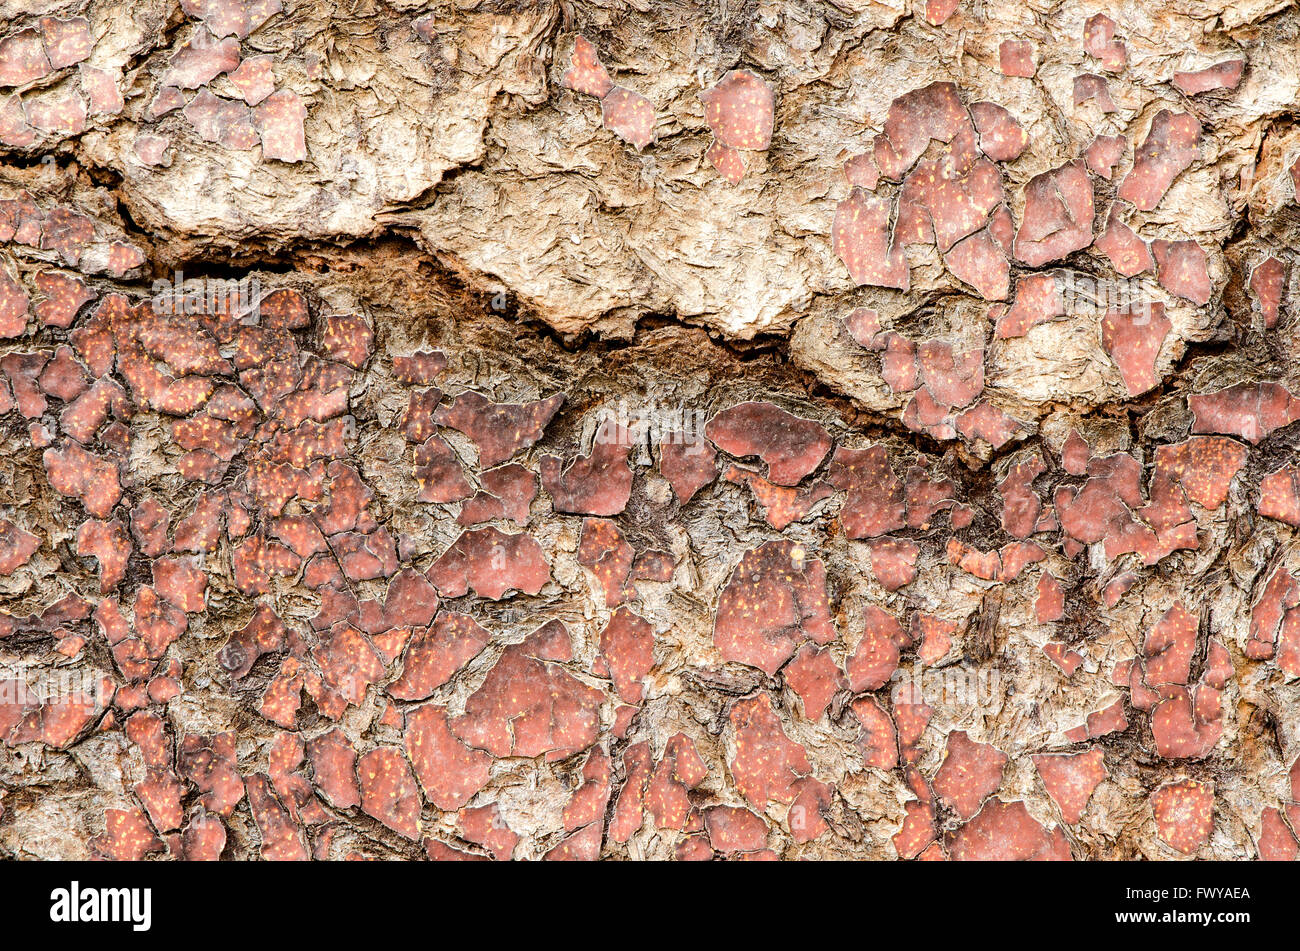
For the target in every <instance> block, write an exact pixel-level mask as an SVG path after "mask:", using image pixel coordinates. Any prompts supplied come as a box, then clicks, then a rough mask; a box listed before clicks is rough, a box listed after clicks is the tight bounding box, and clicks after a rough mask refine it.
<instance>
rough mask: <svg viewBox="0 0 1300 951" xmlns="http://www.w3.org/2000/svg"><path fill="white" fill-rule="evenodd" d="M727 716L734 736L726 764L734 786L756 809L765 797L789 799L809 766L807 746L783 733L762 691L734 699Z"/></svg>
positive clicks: (764, 804)
mask: <svg viewBox="0 0 1300 951" xmlns="http://www.w3.org/2000/svg"><path fill="white" fill-rule="evenodd" d="M730 719H731V728H732V731H733V733H734V738H735V739H734V741H735V754H734V756H733V757H732V759H731V763H730V766H731V775H732V778H733V779H734V781H735V783H736V789H737V790H738V791H739V792H740V794H741V795H742V796H744V797H745V798H746V799H747V800H749V802H750V803H751V804H752V805H754V806H755V807H757V808H759V809H764V808H766V806H767V803H768V801H769V800H777V801H779V802H786V803H788V802H791V801H793V800H794V798H795V796H796V795H798V786H797V782H798V780H799V779H800V778H802V777H804V776H807V775H808V773H809V772H810V771H811V769H812V767H811V765H810V764H809V762H808V752H807V750H805V749H804V748H803V747H802V746H800V745H799V744H798V743H796V742H794V741H793V740H791V739H790V738H789V737H788V736H786V734H785V730H784V729H783V728H782V726H781V721H780V719H779V718H778V717H777V715H776V713H775V711H773V709H772V704H771V701H770V700H768V698H767V697H766V696H765V695H760V696H757V697H753V698H751V699H749V700H741V701H738V702H737V703H736V704H735V706H733V707H732V708H731V715H730Z"/></svg>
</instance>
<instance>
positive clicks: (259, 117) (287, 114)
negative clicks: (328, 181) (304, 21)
mask: <svg viewBox="0 0 1300 951" xmlns="http://www.w3.org/2000/svg"><path fill="white" fill-rule="evenodd" d="M306 118H307V107H306V106H304V105H303V103H302V100H301V99H299V98H298V94H297V93H296V92H293V91H291V90H288V89H280V90H278V91H276V92H273V93H271V95H269V96H267V97H266V99H264V100H263V101H262V102H260V103H258V105H257V106H255V107H254V108H253V126H254V127H255V128H256V129H257V135H258V138H260V139H261V141H262V157H263V158H266V159H276V160H278V161H281V162H290V163H292V162H301V161H303V160H305V159H306V158H307V140H306V135H305V132H304V129H303V121H304V120H305V119H306ZM327 339H328V338H327ZM345 362H346V361H345Z"/></svg>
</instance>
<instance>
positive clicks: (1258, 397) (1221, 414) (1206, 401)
mask: <svg viewBox="0 0 1300 951" xmlns="http://www.w3.org/2000/svg"><path fill="white" fill-rule="evenodd" d="M1187 405H1188V407H1189V408H1190V409H1191V411H1192V417H1193V423H1192V432H1193V433H1226V434H1228V435H1232V436H1240V437H1241V438H1242V439H1245V440H1246V441H1247V442H1249V443H1250V444H1252V445H1256V446H1257V445H1259V442H1260V440H1262V439H1263V438H1264V437H1265V436H1268V435H1269V434H1271V433H1272V432H1274V431H1275V430H1278V429H1281V428H1282V427H1283V426H1289V425H1290V424H1291V423H1293V422H1295V421H1296V420H1297V419H1300V399H1297V398H1296V397H1295V396H1293V395H1292V394H1291V391H1290V390H1288V389H1287V388H1286V387H1285V386H1283V385H1282V384H1281V383H1238V384H1236V385H1234V386H1229V387H1225V388H1224V389H1222V390H1219V391H1218V392H1215V393H1207V394H1204V395H1200V396H1189V397H1188V398H1187Z"/></svg>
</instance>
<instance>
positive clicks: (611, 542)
mask: <svg viewBox="0 0 1300 951" xmlns="http://www.w3.org/2000/svg"><path fill="white" fill-rule="evenodd" d="M633 558H634V553H633V551H632V546H631V545H629V544H628V542H627V539H626V538H624V537H623V532H622V531H621V530H620V529H619V527H618V526H617V525H615V524H614V523H613V522H611V521H609V520H608V519H603V518H586V519H583V520H582V535H581V537H580V538H579V541H578V564H580V565H582V566H583V567H584V568H587V569H590V571H591V573H592V574H594V575H595V576H596V580H597V581H599V582H600V585H601V588H603V589H604V592H605V607H607V608H613V607H617V606H618V605H620V604H622V603H623V602H624V601H626V600H628V598H632V597H635V596H636V589H635V588H633V587H632V586H630V585H629V584H628V578H629V577H630V575H631V573H632V564H633Z"/></svg>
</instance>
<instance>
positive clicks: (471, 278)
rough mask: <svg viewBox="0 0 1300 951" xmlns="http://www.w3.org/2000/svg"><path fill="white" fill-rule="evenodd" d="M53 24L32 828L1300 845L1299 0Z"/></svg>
mask: <svg viewBox="0 0 1300 951" xmlns="http://www.w3.org/2000/svg"><path fill="white" fill-rule="evenodd" d="M0 26H2V27H3V29H0V35H3V37H4V38H3V39H0V142H2V143H3V148H4V151H3V159H2V160H0V239H3V240H4V242H5V245H4V249H3V251H0V439H2V440H3V443H2V445H0V689H2V690H3V694H0V740H2V741H3V742H2V743H0V855H5V856H13V857H27V858H33V857H34V858H56V857H62V858H83V857H88V856H90V855H92V854H98V855H104V856H108V857H115V858H123V857H144V856H147V857H218V856H219V857H221V858H227V859H243V858H256V857H259V856H261V857H266V858H278V857H297V856H304V857H305V856H309V855H314V856H316V857H320V858H342V857H347V856H353V855H360V856H367V857H411V858H415V857H422V856H425V855H429V856H431V857H434V858H449V857H465V856H466V855H473V856H482V855H490V856H495V857H497V858H505V857H508V856H513V857H514V858H519V859H524V858H541V857H552V858H558V857H578V858H594V857H597V856H602V857H609V858H672V857H679V858H707V857H711V856H714V855H722V856H727V857H733V856H738V855H743V854H753V853H766V854H772V855H775V856H779V857H782V858H831V857H836V858H841V857H870V858H882V859H892V858H896V857H903V858H914V857H917V856H923V857H925V858H944V857H950V858H980V857H1032V858H1067V857H1073V858H1074V859H1097V858H1139V857H1145V858H1176V857H1180V856H1184V855H1189V856H1194V857H1198V858H1220V859H1224V858H1251V857H1256V856H1263V857H1294V855H1295V853H1296V851H1297V840H1296V838H1295V834H1294V833H1300V813H1296V812H1295V810H1296V806H1295V805H1294V803H1292V799H1293V798H1295V797H1300V789H1294V790H1293V789H1292V778H1293V776H1292V773H1291V770H1292V764H1293V763H1294V762H1295V761H1296V759H1297V755H1298V754H1300V737H1298V736H1297V732H1298V731H1300V719H1298V717H1300V714H1298V713H1297V711H1300V687H1298V686H1297V678H1300V582H1298V581H1296V580H1293V578H1292V574H1293V573H1294V572H1297V571H1300V549H1298V548H1297V545H1296V543H1295V538H1294V536H1295V529H1296V527H1297V526H1300V471H1298V470H1297V468H1296V465H1295V460H1294V459H1293V458H1292V457H1293V454H1294V449H1293V447H1294V446H1295V445H1296V440H1297V438H1298V437H1297V434H1296V429H1295V427H1294V426H1293V425H1292V421H1293V420H1296V419H1300V399H1297V398H1296V397H1293V396H1292V395H1291V394H1292V391H1293V390H1295V389H1296V379H1297V376H1300V366H1298V365H1297V361H1296V353H1297V346H1296V341H1295V309H1294V306H1293V304H1292V303H1291V302H1292V301H1294V300H1295V299H1296V294H1297V289H1296V287H1295V285H1296V281H1297V279H1296V278H1295V276H1294V275H1295V270H1294V269H1293V268H1292V267H1291V265H1292V263H1293V259H1294V256H1295V250H1294V249H1295V247H1296V240H1297V236H1298V235H1300V208H1298V206H1297V193H1296V189H1297V186H1298V185H1300V126H1298V125H1297V107H1296V103H1297V97H1298V95H1300V10H1297V5H1296V4H1295V3H1293V2H1285V0H1165V2H1159V3H1145V4H1138V3H1121V4H1114V3H1111V4H1101V3H1093V2H1087V0H1069V2H1064V3H1047V2H1037V0H1031V2H1028V3H1010V2H992V0H986V2H980V0H960V2H958V0H950V2H944V0H929V2H928V3H926V2H913V0H890V2H869V0H837V2H834V3H820V2H801V0H721V2H713V3H701V2H679V0H663V2H654V3H621V2H613V0H610V2H585V0H584V2H555V0H513V2H512V0H497V2H490V0H483V2H471V0H450V2H438V3H427V2H417V0H393V2H387V3H383V2H373V0H372V2H367V0H361V2H357V3H346V4H335V3H332V2H330V0H312V2H306V0H283V7H282V6H281V0H181V2H180V3H179V5H178V4H177V3H174V2H171V0H137V2H132V3H129V4H128V3H123V2H121V0H91V2H85V0H62V2H59V0H43V2H33V0H6V2H3V3H0ZM769 106H770V107H771V109H772V112H771V113H769V112H768V111H767V110H768V108H769ZM769 131H770V134H769ZM178 281H179V282H180V283H178ZM475 394H478V395H475ZM557 396H558V397H559V398H556V399H552V398H553V397H557ZM492 403H496V404H512V405H510V406H507V407H505V408H504V409H501V408H494V407H493V406H492V405H491V404H492ZM1295 778H1296V782H1298V783H1300V777H1295Z"/></svg>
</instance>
